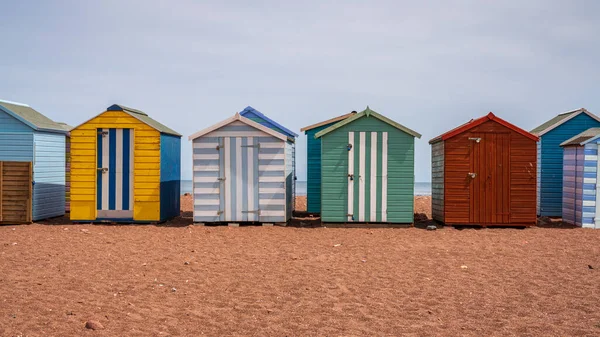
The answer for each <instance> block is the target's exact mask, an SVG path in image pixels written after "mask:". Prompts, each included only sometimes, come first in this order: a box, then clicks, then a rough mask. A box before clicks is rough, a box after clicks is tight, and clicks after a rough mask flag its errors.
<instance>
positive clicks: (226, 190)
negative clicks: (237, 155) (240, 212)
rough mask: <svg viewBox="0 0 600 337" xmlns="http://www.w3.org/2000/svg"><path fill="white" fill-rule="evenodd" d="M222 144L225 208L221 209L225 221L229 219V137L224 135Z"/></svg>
mask: <svg viewBox="0 0 600 337" xmlns="http://www.w3.org/2000/svg"><path fill="white" fill-rule="evenodd" d="M224 143H225V144H224V145H223V159H224V160H223V165H224V166H225V168H224V171H225V173H224V177H222V178H225V182H224V184H223V185H225V186H224V188H223V193H224V196H225V198H224V200H225V209H224V210H223V211H225V213H224V215H225V218H224V219H225V221H231V193H230V192H231V138H229V137H225V139H224Z"/></svg>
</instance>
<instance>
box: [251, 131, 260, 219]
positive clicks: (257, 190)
mask: <svg viewBox="0 0 600 337" xmlns="http://www.w3.org/2000/svg"><path fill="white" fill-rule="evenodd" d="M259 140H260V138H258V137H255V138H252V145H254V146H256V148H255V150H254V152H253V154H254V155H253V159H252V160H253V161H254V165H253V166H254V169H253V171H254V176H253V177H252V178H253V179H254V180H253V181H254V187H253V190H254V193H253V195H254V211H257V213H255V216H254V219H255V220H256V221H260V199H259V195H260V188H259V186H260V185H259V184H258V164H259V162H258V155H259V153H260V142H259Z"/></svg>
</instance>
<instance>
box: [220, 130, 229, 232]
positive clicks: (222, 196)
mask: <svg viewBox="0 0 600 337" xmlns="http://www.w3.org/2000/svg"><path fill="white" fill-rule="evenodd" d="M218 140H219V146H220V148H221V150H219V160H218V161H217V162H218V165H219V175H220V176H221V177H225V156H224V155H223V153H224V151H225V150H224V147H225V141H224V140H223V138H218ZM221 187H222V188H221V189H219V192H220V193H219V203H220V205H221V206H220V207H221V209H220V210H221V211H225V207H227V206H226V205H225V193H229V192H228V191H224V190H225V183H221ZM224 219H225V212H223V213H221V215H220V216H219V220H221V221H223V220H224Z"/></svg>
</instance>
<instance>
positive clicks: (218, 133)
mask: <svg viewBox="0 0 600 337" xmlns="http://www.w3.org/2000/svg"><path fill="white" fill-rule="evenodd" d="M203 137H210V138H218V137H234V138H235V137H269V135H267V134H265V133H264V132H262V131H213V132H211V133H208V134H206V135H204V136H203Z"/></svg>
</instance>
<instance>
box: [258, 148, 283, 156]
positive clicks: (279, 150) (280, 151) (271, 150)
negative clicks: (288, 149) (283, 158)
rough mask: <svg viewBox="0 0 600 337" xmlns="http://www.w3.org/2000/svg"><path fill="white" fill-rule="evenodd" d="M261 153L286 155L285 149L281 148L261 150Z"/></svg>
mask: <svg viewBox="0 0 600 337" xmlns="http://www.w3.org/2000/svg"><path fill="white" fill-rule="evenodd" d="M260 153H266V154H283V153H285V149H284V148H279V149H272V148H262V147H261V148H260Z"/></svg>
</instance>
